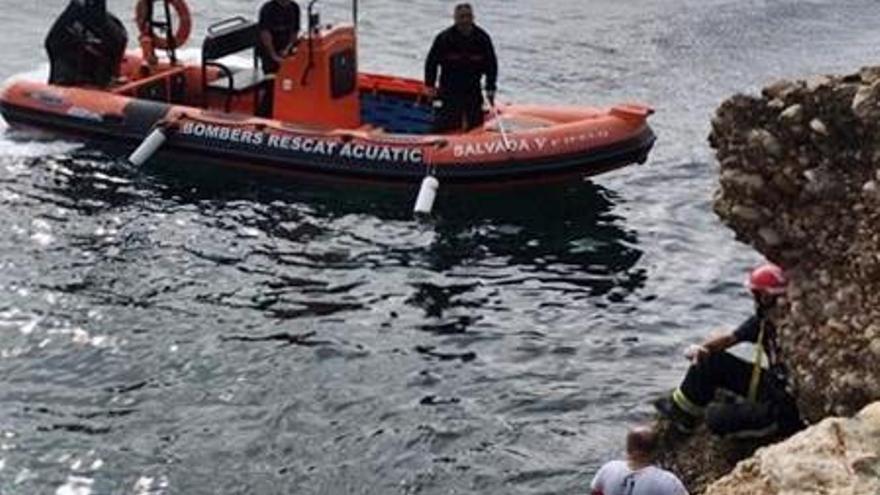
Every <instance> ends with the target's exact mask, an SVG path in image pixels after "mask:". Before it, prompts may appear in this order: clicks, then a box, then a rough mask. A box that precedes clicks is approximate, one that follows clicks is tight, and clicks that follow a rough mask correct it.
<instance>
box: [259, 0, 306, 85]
mask: <svg viewBox="0 0 880 495" xmlns="http://www.w3.org/2000/svg"><path fill="white" fill-rule="evenodd" d="M259 28H260V49H259V50H258V54H259V56H260V62H262V65H263V72H264V73H266V74H274V73H276V72H278V69H279V68H281V61H282V60H284V57H286V56H287V55H289V54H290V51H291V50H293V48H294V47H295V46H296V42H297V41H298V40H299V31H300V9H299V4H297V3H296V2H294V1H293V0H269V1H267V2H266V3H265V4H263V6H262V7H261V8H260V18H259Z"/></svg>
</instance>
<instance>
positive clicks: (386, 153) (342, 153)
mask: <svg viewBox="0 0 880 495" xmlns="http://www.w3.org/2000/svg"><path fill="white" fill-rule="evenodd" d="M502 113H503V115H504V116H503V117H502V121H507V120H508V119H510V122H512V123H514V124H516V123H517V122H535V121H540V122H550V123H551V124H552V125H550V124H542V125H539V126H534V125H530V126H526V128H524V129H513V130H508V131H506V132H501V127H502V126H503V124H502V126H499V125H498V123H497V122H495V126H496V127H495V128H494V129H493V127H492V126H493V122H491V121H490V122H489V123H487V125H486V127H485V129H484V130H481V131H479V132H472V133H469V134H461V135H404V134H389V133H384V132H382V131H381V130H376V129H356V130H346V129H320V128H313V127H308V126H297V125H290V124H286V123H283V122H279V121H276V120H271V119H262V118H256V117H251V116H248V115H240V114H232V113H218V112H212V111H206V110H202V109H198V108H194V107H188V106H182V105H172V104H166V103H162V102H154V101H148V100H142V99H137V98H131V97H127V96H121V95H114V94H108V93H106V92H102V91H97V90H89V89H82V88H61V87H55V86H50V85H46V84H42V83H37V82H16V83H12V84H9V85H7V87H6V88H4V90H3V92H2V94H0V114H2V116H3V118H4V119H5V120H6V121H7V122H8V123H9V124H10V125H12V126H26V127H33V128H38V129H43V130H48V131H51V132H53V133H59V134H63V135H75V136H80V137H83V138H87V139H96V140H102V141H111V142H113V143H119V144H122V143H125V144H127V145H131V146H135V145H137V143H139V142H140V141H141V140H142V139H143V138H144V137H145V136H146V135H147V134H148V133H149V132H150V131H151V129H153V128H154V126H156V125H163V126H165V127H166V128H167V129H168V140H167V142H166V144H165V145H164V147H163V148H162V152H166V153H173V154H175V155H178V156H179V155H183V156H186V157H188V158H190V157H193V158H196V159H204V160H206V161H211V162H213V163H225V164H229V165H235V166H242V165H244V166H248V167H250V168H254V167H255V168H259V169H263V170H268V171H274V172H282V173H295V174H312V175H320V176H328V177H340V178H354V179H365V180H372V181H380V182H412V181H417V180H420V179H421V178H422V177H424V176H425V174H426V173H428V172H430V173H433V174H434V175H436V176H437V177H438V178H440V179H441V180H443V181H444V182H478V183H495V182H499V183H500V182H508V181H529V180H541V179H552V178H554V177H571V176H574V175H581V176H588V175H595V174H598V173H602V172H606V171H608V170H612V169H615V168H619V167H623V166H626V165H629V164H632V163H642V162H644V161H645V160H646V159H647V156H648V153H649V151H650V150H651V148H652V146H653V144H654V141H655V136H654V133H653V132H652V130H651V128H650V127H649V126H648V124H647V121H646V120H647V116H648V115H650V113H651V111H650V110H649V109H646V108H644V107H638V106H623V107H615V108H614V109H611V110H609V111H599V110H595V109H567V110H566V109H552V108H541V107H516V106H510V107H505V108H504V109H503V110H502ZM160 156H161V153H160Z"/></svg>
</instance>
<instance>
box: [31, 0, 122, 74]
mask: <svg viewBox="0 0 880 495" xmlns="http://www.w3.org/2000/svg"><path fill="white" fill-rule="evenodd" d="M127 44H128V35H127V34H126V32H125V27H124V26H123V25H122V22H120V21H119V19H118V18H116V17H115V16H114V15H112V14H110V13H108V12H107V5H106V0H71V1H70V3H69V4H68V5H67V8H66V9H64V12H62V14H61V15H60V16H59V17H58V19H57V20H56V21H55V23H54V24H53V25H52V28H51V29H50V30H49V35H48V36H47V37H46V51H47V52H48V54H49V63H50V73H49V83H50V84H60V85H68V86H72V85H93V86H99V87H105V86H108V85H109V84H110V83H111V82H112V81H113V79H114V78H115V77H116V76H117V75H118V74H119V66H120V64H121V63H122V57H123V56H124V55H125V46H126V45H127Z"/></svg>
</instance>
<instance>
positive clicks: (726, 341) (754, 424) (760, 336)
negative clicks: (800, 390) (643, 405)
mask: <svg viewBox="0 0 880 495" xmlns="http://www.w3.org/2000/svg"><path fill="white" fill-rule="evenodd" d="M786 284H787V279H786V278H785V274H784V272H783V271H782V269H780V268H779V267H778V266H775V265H766V266H763V267H760V268H758V269H756V270H755V271H753V272H752V274H751V276H750V277H749V282H748V286H749V288H750V289H751V291H752V295H753V296H754V298H755V304H756V310H757V311H756V314H755V315H754V316H752V317H751V318H749V319H748V320H746V322H745V323H743V324H742V325H740V327H739V328H738V329H736V330H735V331H734V332H732V333H728V334H724V335H721V336H718V337H714V338H710V339H708V340H707V341H706V342H704V343H703V344H702V345H695V346H691V347H690V348H688V350H687V351H686V353H685V355H686V356H687V357H688V358H689V359H690V360H691V361H692V363H693V365H692V366H691V367H690V369H688V372H687V375H686V376H685V378H684V381H683V382H682V383H681V385H680V386H679V387H678V389H676V390H675V391H674V392H673V393H672V396H671V397H664V398H661V399H660V400H658V401H656V402H655V403H654V405H655V407H656V408H657V409H658V411H659V412H660V413H661V414H662V415H664V416H666V417H667V418H668V419H670V420H671V421H672V422H673V424H674V425H675V426H676V427H677V428H678V429H679V430H680V431H683V432H690V431H692V430H693V429H694V428H695V427H696V425H697V423H698V421H699V420H700V419H702V418H704V417H705V419H706V424H707V426H708V427H709V429H710V430H711V431H712V432H713V433H715V434H718V435H722V436H732V437H739V438H743V437H763V436H771V435H790V434H792V433H794V432H796V431H798V430H799V429H801V428H802V427H803V422H802V421H801V419H800V415H799V413H798V410H797V405H796V402H795V400H794V398H793V397H792V396H791V394H790V393H789V390H788V379H787V370H786V368H785V366H784V364H783V363H782V362H780V359H779V347H778V344H777V341H776V329H775V328H774V326H773V324H772V322H770V320H769V318H767V312H768V311H769V310H770V309H771V308H773V307H774V306H775V305H776V302H777V299H778V298H779V297H780V296H781V295H783V294H784V293H785V287H786ZM740 342H752V343H754V344H755V345H756V347H757V348H756V358H755V362H753V363H750V362H747V361H744V360H742V359H740V358H738V357H736V356H734V355H732V354H730V353H728V352H726V350H727V349H728V348H730V347H732V346H734V345H736V344H738V343H740ZM765 353H766V356H767V358H768V361H769V363H768V364H769V367H767V368H764V367H763V364H762V361H763V356H764V354H765ZM718 389H724V390H727V391H728V392H731V393H733V394H734V395H735V396H738V398H739V399H740V400H738V401H737V402H733V403H722V404H713V405H711V406H710V405H709V404H710V403H711V402H712V401H713V399H715V392H716V391H717V390H718Z"/></svg>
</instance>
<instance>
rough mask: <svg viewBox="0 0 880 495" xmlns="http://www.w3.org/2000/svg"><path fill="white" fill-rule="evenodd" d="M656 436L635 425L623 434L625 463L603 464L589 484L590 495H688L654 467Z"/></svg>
mask: <svg viewBox="0 0 880 495" xmlns="http://www.w3.org/2000/svg"><path fill="white" fill-rule="evenodd" d="M657 443H658V442H657V433H656V432H655V431H654V429H653V428H651V427H648V426H637V427H635V428H632V429H630V430H629V433H628V434H627V435H626V460H619V461H611V462H608V463H606V464H605V465H604V466H602V468H601V469H600V470H599V472H598V473H596V476H595V477H594V478H593V482H592V483H591V484H590V494H591V495H688V491H687V489H686V488H685V487H684V484H682V482H681V480H680V479H678V477H677V476H675V475H674V474H672V473H671V472H669V471H666V470H665V469H660V468H659V467H657V466H655V465H654V453H655V452H656V450H657Z"/></svg>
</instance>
